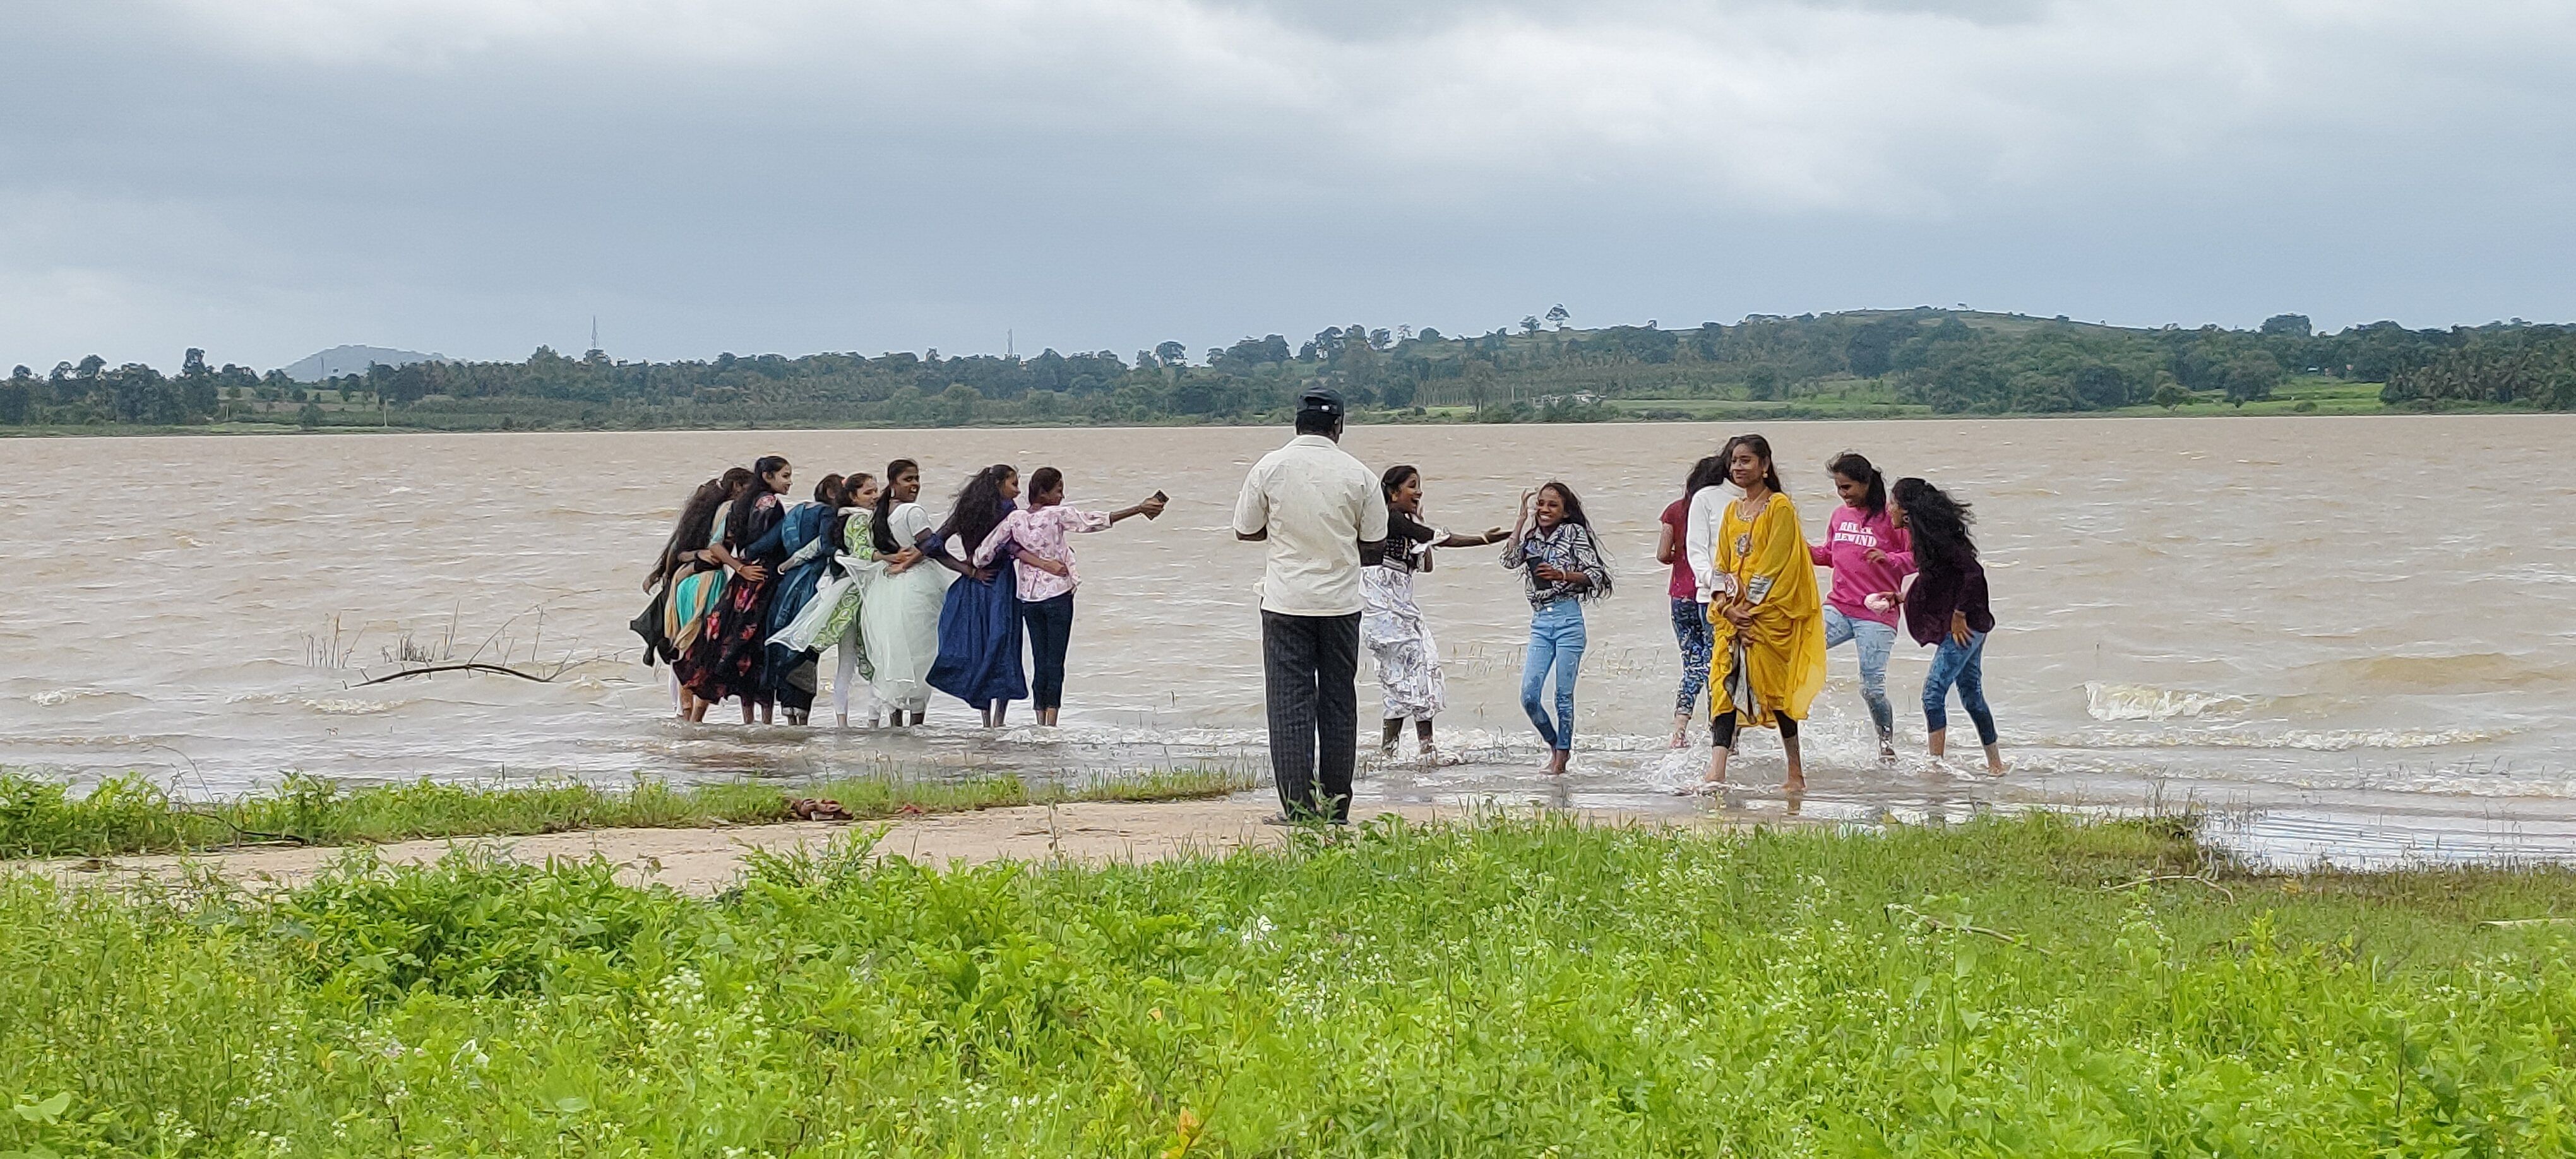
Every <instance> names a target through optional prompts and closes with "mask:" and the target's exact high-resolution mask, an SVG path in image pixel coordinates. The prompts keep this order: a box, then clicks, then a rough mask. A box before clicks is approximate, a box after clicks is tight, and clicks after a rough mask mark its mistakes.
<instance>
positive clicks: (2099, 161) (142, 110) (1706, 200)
mask: <svg viewBox="0 0 2576 1159" xmlns="http://www.w3.org/2000/svg"><path fill="white" fill-rule="evenodd" d="M2571 184H2576V5H2571V4H2567V3H2564V2H2563V0H2547V2H2541V0H2535V2H2530V3H2510V2H2481V0H2443V2H2423V3H2394V2H2379V0H2176V2H2168V3H2146V2H2115V0H2097V2H2089V3H2050V2H2045V0H1845V2H1840V3H1827V2H1806V3H1800V2H1783V0H1774V2H1737V0H1711V2H1701V3H1660V2H1656V0H1609V2H1603V3H1583V2H1580V0H1556V2H1550V3H1540V2H1536V0H1488V2H1458V3H1441V2H1435V0H1232V2H1220V0H899V2H885V3H879V2H874V0H5V2H0V366H5V365H7V364H9V363H16V362H24V363H28V364H30V365H33V366H35V367H36V368H37V369H38V371H40V372H41V371H43V370H46V369H49V368H50V367H51V366H52V365H53V364H54V363H55V362H57V361H60V360H65V359H77V358H79V357H80V356H82V355H84V354H88V353H92V352H96V353H99V354H103V355H105V356H106V357H107V358H108V359H109V360H110V361H111V362H123V361H129V360H142V361H149V362H152V363H154V364H156V365H162V366H164V367H165V368H166V367H172V366H175V364H176V363H177V362H178V360H179V354H180V351H181V350H182V349H183V348H184V347H187V346H202V347H205V348H206V349H207V350H208V352H209V354H210V356H211V358H212V359H213V360H214V361H216V362H219V363H220V362H226V361H238V362H244V363H248V364H251V365H255V366H257V367H261V368H267V367H271V366H276V365H280V364H283V363H286V362H289V361H292V360H294V359H296V358H299V357H301V356H303V355H305V354H308V353H311V352H312V351H314V350H317V349H320V348H323V347H327V346H332V345H337V344H341V343H363V344H371V345H381V346H393V347H401V348H408V349H416V350H436V351H441V352H444V353H446V354H450V355H455V356H460V357H474V358H520V357H525V356H526V355H527V353H528V352H529V351H530V350H532V349H534V348H535V347H536V346H537V345H538V344H540V343H546V344H551V345H553V346H554V347H556V348H557V349H559V350H566V351H576V350H579V349H581V348H582V347H584V346H586V345H587V344H588V340H589V328H590V323H591V318H592V316H593V315H594V314H595V315H597V316H598V318H599V328H600V336H601V339H602V342H603V345H605V346H606V348H607V349H608V350H609V351H610V352H611V353H612V354H615V355H617V356H619V357H622V358H655V359H667V358H706V357H713V356H714V355H715V354H717V353H718V352H722V351H733V352H736V353H744V354H748V353H756V352H773V351H774V352H780V353H789V354H799V353H806V352H811V351H816V350H860V351H866V352H870V353H873V352H877V351H882V350H918V349H921V348H923V347H938V348H939V349H941V350H942V351H944V352H947V353H952V354H953V353H964V352H980V351H992V352H999V351H1001V349H1002V348H1003V344H1004V341H1005V334H1006V333H1014V334H1015V335H1016V342H1017V347H1018V349H1019V350H1020V351H1021V352H1022V353H1024V354H1026V353H1034V352H1036V351H1037V350H1039V349H1041V348H1044V347H1049V346H1052V347H1055V348H1057V349H1060V350H1067V351H1071V350H1092V349H1112V350H1116V351H1118V352H1120V353H1122V354H1132V353H1133V352H1134V351H1135V350H1137V349H1138V348H1140V347H1145V346H1150V345H1152V344H1154V343H1156V342H1158V341H1161V340H1164V339H1179V340H1180V341H1182V342H1184V343H1186V344H1187V345H1188V346H1189V347H1190V349H1191V350H1192V351H1193V352H1196V351H1200V350H1204V349H1205V348H1206V347H1208V346H1211V345H1218V344H1223V343H1225V342H1229V341H1231V340H1233V339H1235V338H1239V337H1243V336H1247V335H1259V334H1263V333H1267V332H1272V331H1277V332H1281V333H1285V334H1287V335H1289V336H1290V337H1291V338H1292V339H1295V338H1301V337H1303V336H1305V335H1309V334H1311V333H1312V332H1314V331H1315V330H1318V329H1321V328H1322V327H1324V326H1327V325H1338V324H1346V323H1351V322H1364V323H1366V324H1368V325H1371V326H1393V325H1396V324H1398V323H1410V324H1412V325H1415V326H1425V325H1428V326H1437V327H1439V328H1441V329H1442V330H1445V331H1451V332H1467V331H1482V330H1486V329H1491V328H1493V327H1495V326H1501V325H1509V324H1511V323H1513V322H1515V321H1517V320H1518V319H1519V318H1520V317H1521V316H1522V315H1524V314H1529V313H1536V312H1541V311H1544V310H1545V309H1546V308H1547V307H1548V306H1550V305H1551V304H1554V303H1557V302H1563V303H1564V304H1565V305H1566V306H1567V308H1568V309H1570V310H1571V311H1572V312H1573V314H1574V318H1575V322H1576V324H1577V325H1588V324H1607V323H1613V322H1631V323H1642V322H1644V321H1646V320H1648V319H1654V320H1657V321H1660V322H1661V323H1662V324H1663V325H1665V326H1668V327H1671V326H1687V325H1696V324H1698V323H1700V322H1703V321H1710V320H1717V321H1730V322H1731V321H1734V320H1736V319H1738V318H1740V317H1742V316H1743V315H1745V314H1747V313H1787V314H1794V313H1799V312H1803V311H1810V310H1813V311H1827V310H1839V309H1852V308H1862V307H1887V306H1914V305H1927V304H1928V305H1940V306H1948V305H1952V304H1955V303H1962V302H1964V303H1968V304H1971V305H1973V306H1976V307H1978V308H1981V309H1997V310H2019V311H2025V312H2029V313H2035V314H2043V315H2053V314H2059V313H2065V314H2070V315H2072V316H2074V317H2077V318H2083V319H2098V320H2108V321H2113V322H2119V323H2132V324H2161V323H2163V322H2167V321H2179V322H2183V323H2186V324H2197V323H2200V322H2204V321H2215V322H2220V323H2224V324H2228V325H2251V324H2253V323H2256V322H2258V321H2260V320H2261V319H2262V318H2263V317H2265V316H2267V315H2269V314H2273V313H2278V312H2283V311H2295V312H2303V313H2307V314H2309V315H2312V316H2313V317H2314V318H2315V319H2316V321H2317V322H2318V323H2319V324H2320V325H2322V326H2327V327H2339V326H2342V325H2346V324H2350V323H2354V322H2365V321H2371V320H2375V319H2380V318H2395V319H2398V320H2400V321H2403V322H2406V323H2407V324H2409V325H2417V326H2425V325H2448V324H2451V323H2454V322H2472V323H2474V322H2484V321H2489V320H2494V319H2499V318H2505V317H2511V316H2521V317H2526V318H2531V319H2534V320H2544V319H2545V320H2576V265H2571V261H2570V258H2571V255H2576V247H2571V244H2570V243H2571V242H2576V225H2571V213H2570V211H2571V209H2576V198H2572V197H2571V192H2576V190H2572V189H2571Z"/></svg>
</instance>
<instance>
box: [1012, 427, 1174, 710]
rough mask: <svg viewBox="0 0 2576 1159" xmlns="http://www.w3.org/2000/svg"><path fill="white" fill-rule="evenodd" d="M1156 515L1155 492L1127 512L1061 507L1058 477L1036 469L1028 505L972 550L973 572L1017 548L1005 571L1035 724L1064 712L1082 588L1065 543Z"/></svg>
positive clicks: (1159, 501) (1159, 499) (1159, 508)
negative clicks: (1032, 660)
mask: <svg viewBox="0 0 2576 1159" xmlns="http://www.w3.org/2000/svg"><path fill="white" fill-rule="evenodd" d="M1162 513H1163V495H1162V493H1161V492H1159V491H1158V492H1155V493H1154V496H1153V497H1152V498H1150V499H1147V500H1145V501H1144V502H1142V503H1139V504H1136V505H1135V506H1133V507H1127V508H1122V509H1120V510H1117V511H1110V512H1105V513H1104V512H1099V511H1084V510H1081V509H1079V508H1074V507H1068V506H1065V503H1064V472H1062V471H1059V470H1056V469H1055V468H1053V467H1040V468H1038V469H1037V470H1035V471H1033V472H1030V474H1029V492H1028V505H1027V506H1025V507H1022V508H1020V509H1019V510H1017V511H1013V512H1011V513H1010V514H1009V515H1007V516H1004V517H1003V519H1002V522H1001V525H1000V526H998V527H995V528H994V529H993V531H992V533H991V534H989V535H987V536H985V537H984V542H983V543H981V544H979V545H977V547H976V548H975V566H977V567H989V566H991V565H992V562H993V560H994V558H995V557H996V556H998V555H1000V554H1001V552H1002V546H1003V545H1004V544H1008V543H1017V544H1018V545H1019V555H1018V559H1017V560H1016V561H1015V562H1013V563H1012V564H1011V566H1012V567H1013V568H1016V569H1018V572H1019V574H1018V576H1017V577H1016V578H1017V579H1018V580H1019V589H1020V622H1021V623H1022V624H1023V625H1025V626H1026V627H1027V630H1028V633H1029V650H1030V652H1032V653H1034V654H1035V657H1036V662H1037V675H1036V678H1035V679H1034V680H1031V681H1030V682H1029V683H1030V689H1029V691H1030V699H1031V700H1032V701H1033V702H1034V703H1035V705H1036V708H1037V710H1038V723H1039V724H1041V725H1045V726H1048V727H1053V726H1054V725H1055V722H1056V713H1057V712H1058V711H1059V710H1060V709H1062V708H1063V706H1064V657H1065V652H1066V650H1067V648H1069V647H1070V646H1071V644H1072V642H1073V589H1074V588H1075V587H1076V586H1078V585H1080V584H1081V582H1082V573H1081V571H1080V570H1079V569H1077V568H1076V566H1075V565H1074V561H1073V545H1072V544H1070V543H1068V542H1066V541H1065V537H1066V536H1068V535H1070V534H1072V533H1074V532H1077V531H1106V530H1108V529H1109V527H1110V525H1111V524H1114V523H1116V522H1118V521H1119V520H1121V519H1125V518H1127V517H1129V516H1132V515H1142V516H1144V517H1145V518H1147V519H1152V518H1155V517H1157V516H1160V515H1161V514H1162Z"/></svg>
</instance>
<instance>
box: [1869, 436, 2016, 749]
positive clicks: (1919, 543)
mask: <svg viewBox="0 0 2576 1159" xmlns="http://www.w3.org/2000/svg"><path fill="white" fill-rule="evenodd" d="M1889 500H1890V502H1889V503H1888V512H1889V513H1890V514H1891V515H1892V516H1894V518H1895V521H1896V525H1897V526H1898V527H1901V528H1904V529H1906V531H1907V532H1908V533H1909V534H1910V535H1911V536H1912V538H1913V543H1914V566H1915V573H1914V576H1913V577H1912V580H1911V582H1910V583H1909V585H1908V586H1907V587H1906V589H1905V592H1904V604H1905V627H1906V630H1907V632H1909V633H1910V634H1912V635H1913V637H1914V642H1915V643H1917V644H1932V645H1937V646H1938V647H1939V651H1936V652H1934V653H1933V654H1932V671H1931V672H1930V673H1929V674H1927V675H1925V676H1924V678H1923V727H1924V729H1925V731H1927V732H1929V733H1930V734H1931V738H1930V739H1931V750H1932V755H1933V756H1936V757H1937V756H1941V755H1943V754H1944V753H1945V752H1946V751H1947V750H1948V743H1949V735H1948V730H1949V725H1950V718H1949V713H1948V704H1949V700H1950V690H1951V689H1953V688H1956V689H1958V690H1959V704H1960V706H1961V707H1963V708H1965V709H1967V710H1968V719H1969V720H1971V721H1974V722H1976V726H1977V743H1978V744H1980V745H1983V746H1984V747H1985V750H1986V771H1987V772H1988V773H1990V774H1993V775H1995V776H2002V775H2003V771H2004V757H2003V752H2002V750H2001V749H1999V748H1997V747H1996V745H1995V714H1994V713H1993V712H1992V711H1991V710H1989V709H1988V708H1987V707H1986V686H1985V656H1986V634H1987V633H1989V632H1992V631H1994V630H1995V615H1994V612H1993V611H1991V610H1989V609H1988V608H1987V606H1986V569H1985V568H1984V566H1983V565H1981V564H1979V563H1978V562H1977V545H1976V542H1975V540H1973V539H1971V538H1969V535H1968V525H1969V524H1970V523H1973V522H1975V521H1976V517H1975V516H1974V515H1972V514H1970V513H1969V511H1968V505H1967V504H1965V503H1962V502H1959V501H1958V500H1956V499H1952V498H1951V497H1950V496H1949V495H1947V494H1945V493H1943V492H1942V490H1941V489H1940V488H1938V487H1935V486H1933V485H1931V484H1930V483H1926V482H1924V481H1923V480H1921V479H1899V480H1897V481H1896V487H1895V489H1894V490H1893V492H1892V493H1891V494H1890V495H1889ZM1872 598H1873V599H1880V598H1883V597H1875V596H1874V597H1872Z"/></svg>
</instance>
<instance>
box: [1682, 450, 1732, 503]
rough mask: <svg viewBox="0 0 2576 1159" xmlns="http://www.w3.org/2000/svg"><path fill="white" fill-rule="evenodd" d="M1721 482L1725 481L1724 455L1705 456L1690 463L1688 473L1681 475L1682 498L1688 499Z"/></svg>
mask: <svg viewBox="0 0 2576 1159" xmlns="http://www.w3.org/2000/svg"><path fill="white" fill-rule="evenodd" d="M1723 482H1726V456H1724V455H1709V456H1706V457H1704V458H1702V459H1701V460H1700V461H1698V462H1696V463H1693V464H1691V469H1690V474H1688V475H1686V476H1683V478H1682V498H1683V499H1685V500H1688V499H1690V498H1691V497H1693V496H1695V495H1698V494H1699V493H1700V492H1702V491H1706V490H1708V489H1709V488H1711V487H1714V486H1717V485H1718V484H1720V483H1723Z"/></svg>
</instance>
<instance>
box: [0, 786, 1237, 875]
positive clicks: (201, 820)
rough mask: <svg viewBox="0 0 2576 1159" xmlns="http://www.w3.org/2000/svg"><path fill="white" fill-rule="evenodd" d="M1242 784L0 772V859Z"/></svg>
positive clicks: (1133, 795) (951, 806) (955, 807)
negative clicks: (379, 781) (214, 782)
mask: <svg viewBox="0 0 2576 1159" xmlns="http://www.w3.org/2000/svg"><path fill="white" fill-rule="evenodd" d="M1251 784H1252V781H1251V778H1250V777H1249V776H1248V775H1246V774H1244V773H1243V772H1241V771H1238V770H1225V769H1215V768H1188V769H1162V770H1150V771H1144V772H1138V773H1133V774H1127V775H1122V776H1115V777H1108V778H1104V779H1101V780H1097V781H1091V782H1086V783H1082V784H1077V785H1069V786H1058V785H1039V786H1036V787H1031V786H1030V785H1028V784H1027V783H1026V782H1023V781H1022V780H1021V779H1020V778H1018V777H1015V776H1010V775H1007V774H1000V775H996V774H981V775H974V776H968V777H965V778H960V779H944V780H929V779H918V778H912V777H904V776H898V775H877V776H863V777H847V778H837V779H830V780H824V781H814V782H797V783H794V784H778V783H761V782H732V783H720V784H706V785H690V786H683V787H678V788H674V787H672V786H670V785H667V784H664V783H662V782H660V781H653V780H644V779H638V780H637V781H636V782H635V784H634V786H633V787H631V788H627V789H602V788H598V787H595V786H591V785H586V784H579V783H575V782H556V783H547V784H537V785H525V786H507V787H493V786H485V785H472V784H464V785H459V784H442V783H437V782H432V781H427V780H423V781H419V782H416V783H412V784H402V785H382V786H369V787H362V788H354V789H353V788H345V787H343V786H341V785H338V784H336V783H333V782H330V781H326V780H322V779H320V778H316V777H308V776H303V775H300V774H299V775H296V776H290V777H288V778H286V780H285V782H284V783H283V784H281V785H279V786H278V787H277V788H275V789H273V790H269V791H266V792H260V793H253V794H249V795H245V796H241V797H233V798H228V799H224V800H218V801H210V802H193V803H192V802H187V801H181V800H179V799H176V798H174V797H172V796H171V795H170V794H169V793H168V792H167V791H166V790H164V789H163V788H162V787H160V786H159V785H157V784H154V783H153V782H151V781H148V780H146V779H144V778H141V777H119V778H114V779H111V780H108V781H106V782H104V783H102V784H100V785H99V786H98V787H97V788H95V789H93V790H92V791H90V792H89V793H87V794H86V795H83V796H78V797H75V796H73V795H72V794H71V793H70V792H69V790H67V789H66V788H65V787H64V786H63V785H62V784H60V783H58V782H53V781H48V780H44V779H41V778H36V777H30V776H27V775H25V774H22V773H12V772H8V771H5V770H0V858H6V857H66V856H104V855H108V854H118V853H152V852H170V851H178V850H189V849H205V848H212V847H216V846H223V845H235V844H241V843H244V842H252V841H279V840H284V841H295V842H301V843H303V844H309V845H352V844H361V843H380V842H387V841H406V840H412V839H415V838H422V837H469V836H512V835H518V834H527V833H560V832H565V831H568V830H574V829H606V828H615V827H624V826H635V827H645V828H664V829H676V828H690V827H697V826H706V825H716V824H734V825H747V824H757V823H761V822H766V821H784V820H788V819H789V817H788V813H787V806H786V800H787V797H788V796H789V795H791V794H792V795H794V796H800V797H829V798H833V799H835V800H838V801H839V802H840V803H841V805H842V807H843V808H845V809H848V810H849V811H850V812H851V813H854V814H856V815H858V816H859V817H861V818H875V817H891V816H895V815H897V814H901V813H907V812H921V813H954V812H961V811H965V810H971V809H991V808H997V807H1002V806H1008V805H1028V804H1043V803H1046V802H1050V801H1057V802H1062V801H1163V800H1180V799H1187V798H1197V797H1217V796H1224V795H1226V794H1229V793H1235V792H1240V791H1242V790H1244V789H1246V788H1249V787H1251Z"/></svg>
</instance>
